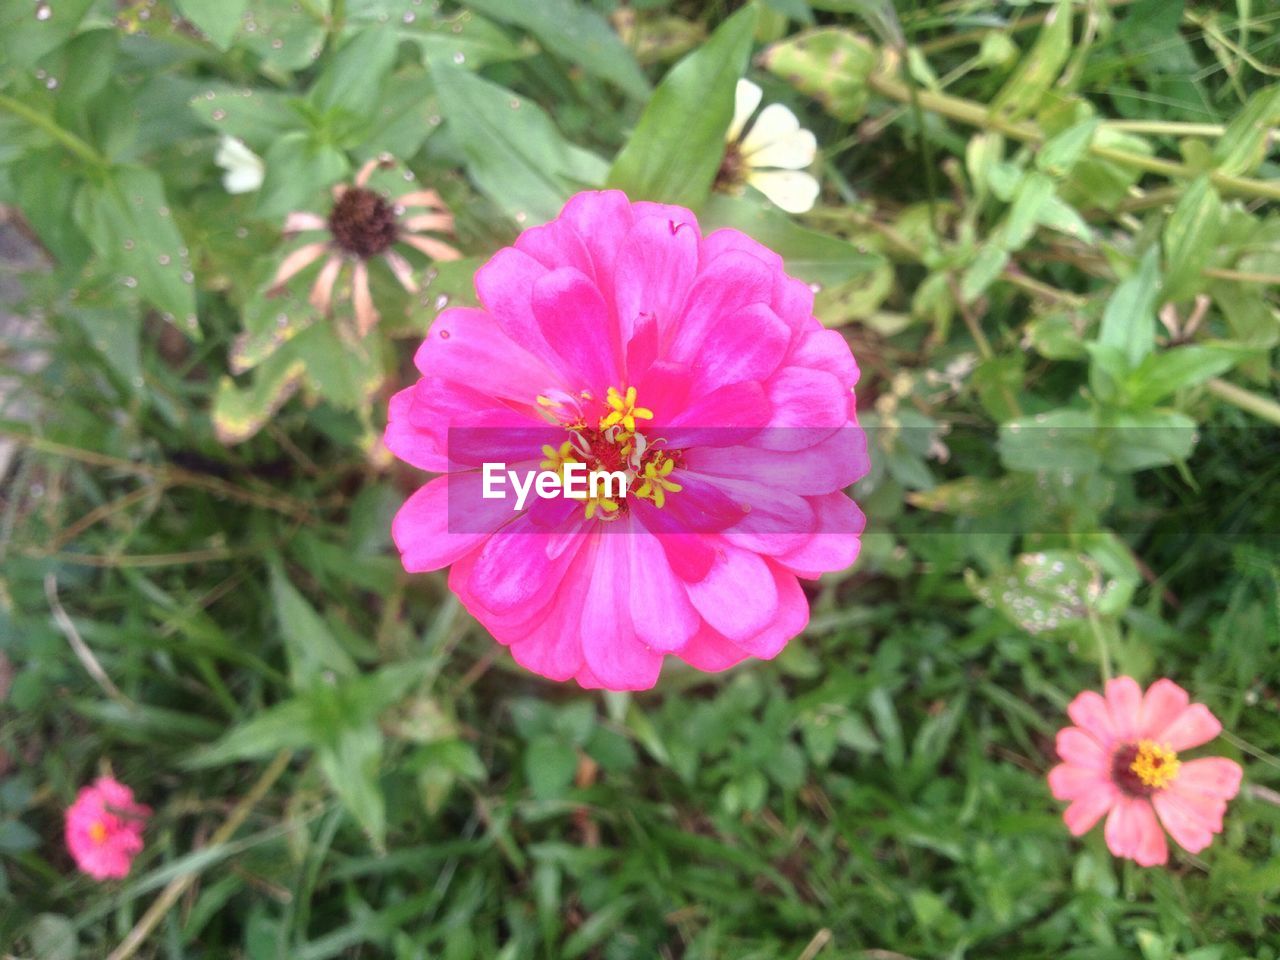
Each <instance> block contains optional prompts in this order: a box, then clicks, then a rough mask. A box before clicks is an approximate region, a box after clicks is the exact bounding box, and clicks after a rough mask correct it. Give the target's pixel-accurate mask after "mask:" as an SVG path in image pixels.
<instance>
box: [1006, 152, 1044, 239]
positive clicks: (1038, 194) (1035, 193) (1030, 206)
mask: <svg viewBox="0 0 1280 960" xmlns="http://www.w3.org/2000/svg"><path fill="white" fill-rule="evenodd" d="M1051 199H1053V179H1052V178H1050V177H1048V176H1046V175H1045V174H1043V173H1039V172H1037V171H1034V170H1031V171H1028V172H1027V174H1026V175H1025V176H1024V177H1023V178H1022V182H1021V183H1020V184H1018V191H1017V193H1015V194H1014V196H1013V206H1012V207H1010V208H1009V215H1008V217H1007V218H1006V220H1005V224H1004V248H1005V249H1006V250H1009V251H1014V250H1021V249H1022V248H1023V247H1024V246H1026V244H1027V241H1028V240H1030V239H1031V234H1032V233H1034V232H1035V229H1036V225H1037V224H1038V223H1039V222H1040V218H1041V211H1042V210H1043V209H1044V207H1045V206H1047V205H1048V203H1049V201H1050V200H1051Z"/></svg>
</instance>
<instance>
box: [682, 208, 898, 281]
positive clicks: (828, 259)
mask: <svg viewBox="0 0 1280 960" xmlns="http://www.w3.org/2000/svg"><path fill="white" fill-rule="evenodd" d="M699 220H700V221H701V223H702V226H703V230H704V232H709V231H710V230H713V229H716V228H718V227H733V228H734V229H735V230H741V231H742V232H743V233H745V234H747V235H748V236H750V237H753V238H754V239H756V240H759V241H760V242H761V243H763V244H764V245H765V246H766V247H768V248H769V249H770V250H773V251H774V252H775V253H777V254H779V255H781V257H782V259H783V261H785V263H786V268H787V272H788V273H790V274H792V275H793V276H796V277H799V278H800V279H801V280H805V281H807V282H808V283H817V284H821V285H822V286H824V287H834V286H838V285H839V284H842V283H846V282H848V281H850V280H852V279H854V278H855V277H861V276H865V275H867V274H869V273H871V272H872V271H874V270H876V269H877V268H878V267H879V266H880V265H881V264H883V263H885V259H884V257H882V256H881V255H880V254H878V253H871V252H869V251H867V250H859V249H858V247H857V246H855V245H854V244H853V243H852V242H850V241H848V240H844V239H842V238H840V237H833V236H831V235H830V234H827V233H818V232H816V231H814V230H806V229H805V228H804V227H801V226H799V225H798V224H797V223H796V222H795V221H794V220H793V219H791V217H789V216H787V215H786V214H784V213H782V212H780V211H778V210H775V209H772V208H766V207H762V206H761V205H759V204H757V203H753V202H751V201H750V200H746V199H744V198H741V197H730V196H727V195H725V194H722V193H717V194H712V195H711V197H710V198H708V200H707V202H706V204H705V205H704V206H703V208H702V210H701V216H700V217H699Z"/></svg>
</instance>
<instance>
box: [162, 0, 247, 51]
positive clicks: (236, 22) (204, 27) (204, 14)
mask: <svg viewBox="0 0 1280 960" xmlns="http://www.w3.org/2000/svg"><path fill="white" fill-rule="evenodd" d="M177 4H178V12H179V13H181V14H182V15H183V16H184V17H186V18H187V19H188V20H190V21H191V22H192V23H194V24H195V25H196V26H197V27H199V28H200V32H201V33H203V34H204V35H205V36H206V37H208V38H209V41H210V42H211V43H212V44H213V45H214V46H215V47H217V48H218V49H219V50H226V49H229V48H230V46H231V39H232V37H234V36H235V35H236V30H238V29H239V28H240V19H241V18H242V17H243V16H244V11H245V8H246V7H247V6H248V5H249V0H177Z"/></svg>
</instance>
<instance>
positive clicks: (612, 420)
mask: <svg viewBox="0 0 1280 960" xmlns="http://www.w3.org/2000/svg"><path fill="white" fill-rule="evenodd" d="M604 402H605V403H607V404H608V405H609V411H610V412H609V413H607V414H605V415H604V416H603V417H602V418H601V419H600V429H601V430H607V429H609V428H610V427H612V426H614V425H615V424H619V423H620V424H622V426H623V429H625V430H626V431H627V432H628V433H635V432H636V421H637V420H652V419H653V411H652V410H650V409H649V408H648V407H637V406H636V388H635V387H627V392H626V394H625V395H624V394H622V393H621V392H619V390H618V388H617V387H610V388H609V392H608V394H607V395H606V396H605V398H604Z"/></svg>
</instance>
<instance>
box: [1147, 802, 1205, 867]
mask: <svg viewBox="0 0 1280 960" xmlns="http://www.w3.org/2000/svg"><path fill="white" fill-rule="evenodd" d="M1151 803H1152V805H1153V806H1154V807H1155V810H1156V813H1157V814H1158V815H1159V817H1160V822H1161V823H1162V824H1163V825H1164V828H1165V829H1166V830H1168V831H1169V835H1170V836H1171V837H1173V839H1174V841H1175V842H1176V843H1177V844H1178V846H1180V847H1182V849H1184V850H1186V851H1187V852H1188V853H1199V852H1200V851H1201V850H1203V849H1204V848H1205V847H1207V846H1209V844H1210V843H1212V842H1213V835H1214V834H1215V833H1217V832H1219V831H1220V830H1221V829H1222V815H1221V813H1219V815H1218V817H1217V828H1216V829H1213V828H1211V827H1209V826H1207V825H1206V824H1205V822H1204V819H1203V818H1202V817H1199V816H1196V815H1195V814H1193V813H1192V812H1191V810H1190V809H1189V807H1188V806H1187V804H1186V803H1184V802H1183V801H1182V800H1181V798H1179V797H1178V796H1177V795H1176V794H1175V793H1174V792H1173V791H1171V790H1163V791H1161V792H1160V793H1157V794H1156V795H1155V796H1154V797H1152V799H1151Z"/></svg>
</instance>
